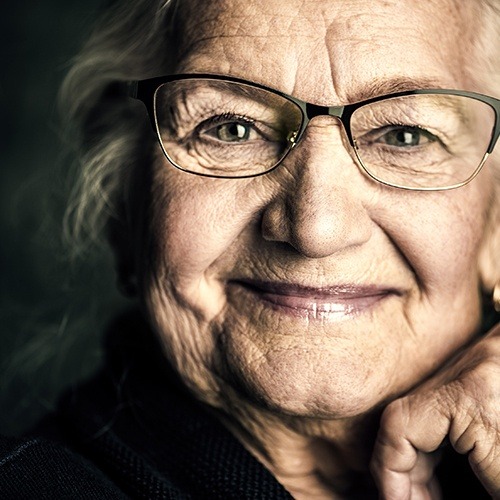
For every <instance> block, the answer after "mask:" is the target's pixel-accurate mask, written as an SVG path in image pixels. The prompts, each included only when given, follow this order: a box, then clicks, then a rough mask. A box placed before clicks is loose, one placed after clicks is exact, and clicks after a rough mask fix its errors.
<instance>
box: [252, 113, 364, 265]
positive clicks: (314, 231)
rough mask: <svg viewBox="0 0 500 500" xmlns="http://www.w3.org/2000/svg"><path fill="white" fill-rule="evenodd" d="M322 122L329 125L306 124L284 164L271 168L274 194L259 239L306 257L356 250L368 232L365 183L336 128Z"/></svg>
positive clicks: (264, 217) (265, 214) (264, 214)
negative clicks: (275, 185) (275, 184)
mask: <svg viewBox="0 0 500 500" xmlns="http://www.w3.org/2000/svg"><path fill="white" fill-rule="evenodd" d="M325 118H326V121H327V122H329V123H324V121H323V123H321V120H319V121H318V122H317V123H314V121H313V122H311V123H310V124H309V126H308V129H307V131H306V133H305V135H304V137H303V138H302V141H301V142H300V144H299V145H298V146H297V148H296V149H294V150H293V151H292V153H290V155H289V156H288V157H287V159H286V160H285V161H286V164H285V163H284V164H283V165H281V166H280V167H279V168H278V169H276V171H275V174H276V175H280V176H281V179H280V180H279V185H280V187H279V191H278V193H277V195H276V196H275V197H274V198H273V200H272V201H271V202H270V203H269V204H268V205H267V206H266V208H265V210H264V213H263V217H262V236H263V237H264V239H266V240H268V241H277V242H282V243H288V244H289V245H291V246H292V247H293V248H294V249H295V250H296V251H297V252H299V253H300V254H302V255H304V256H306V257H309V258H321V257H327V256H329V255H332V254H335V253H338V252H342V251H344V250H346V249H348V248H352V247H356V246H360V245H362V244H363V243H365V242H366V241H368V240H369V238H370V236H371V230H372V221H371V219H370V217H369V214H368V211H367V209H366V208H365V206H364V205H363V199H364V198H366V188H367V186H366V183H367V181H366V179H364V178H363V176H362V174H361V173H360V172H359V169H358V167H357V165H356V164H355V163H354V160H353V159H352V157H351V155H350V154H349V153H348V151H347V150H346V148H345V145H344V144H343V140H342V134H341V128H340V126H333V127H332V119H331V118H328V117H325ZM315 120H318V119H315ZM339 125H340V124H339ZM280 169H284V170H286V171H287V172H286V173H283V172H281V173H280V172H279V170H280ZM285 177H286V178H285ZM283 178H285V179H284V180H283Z"/></svg>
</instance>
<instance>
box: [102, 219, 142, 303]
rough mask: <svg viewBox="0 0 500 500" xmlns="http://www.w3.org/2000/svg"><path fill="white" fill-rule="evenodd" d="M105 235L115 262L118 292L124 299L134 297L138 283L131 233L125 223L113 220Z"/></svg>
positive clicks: (109, 223)
mask: <svg viewBox="0 0 500 500" xmlns="http://www.w3.org/2000/svg"><path fill="white" fill-rule="evenodd" d="M106 234H107V240H108V243H109V245H110V247H111V250H112V252H113V256H114V260H115V271H116V282H117V287H118V290H120V292H121V293H122V294H123V295H124V296H126V297H135V296H136V295H137V293H138V286H137V285H138V281H137V270H136V268H135V258H134V257H135V256H134V245H133V239H132V231H131V230H130V228H129V227H128V224H127V223H126V222H124V221H123V220H120V219H115V218H113V219H111V220H110V221H109V222H108V226H107V231H106Z"/></svg>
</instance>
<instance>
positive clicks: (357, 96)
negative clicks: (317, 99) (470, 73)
mask: <svg viewBox="0 0 500 500" xmlns="http://www.w3.org/2000/svg"><path fill="white" fill-rule="evenodd" d="M442 88H446V87H445V86H443V84H442V82H441V81H439V80H437V79H435V78H408V77H395V78H388V79H382V78H377V79H374V80H371V81H369V82H367V83H365V84H362V85H361V86H360V87H358V88H356V89H354V90H353V91H351V92H349V95H348V97H349V102H359V101H364V100H366V99H370V98H372V97H377V96H381V95H386V94H394V93H396V92H406V91H408V90H425V89H442Z"/></svg>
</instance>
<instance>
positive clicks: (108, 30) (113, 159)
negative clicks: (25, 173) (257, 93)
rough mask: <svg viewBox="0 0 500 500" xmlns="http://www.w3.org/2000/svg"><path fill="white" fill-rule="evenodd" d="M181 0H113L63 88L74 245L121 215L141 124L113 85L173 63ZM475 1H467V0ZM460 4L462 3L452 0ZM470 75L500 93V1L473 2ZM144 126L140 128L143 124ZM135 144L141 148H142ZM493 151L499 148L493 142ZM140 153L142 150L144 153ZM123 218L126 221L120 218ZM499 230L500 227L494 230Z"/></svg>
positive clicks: (491, 266) (496, 272)
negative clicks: (74, 157) (73, 152)
mask: <svg viewBox="0 0 500 500" xmlns="http://www.w3.org/2000/svg"><path fill="white" fill-rule="evenodd" d="M180 1H181V0H122V1H118V2H115V5H113V6H112V7H111V8H110V9H109V10H108V11H107V12H106V13H105V14H104V16H103V17H102V19H101V20H100V22H99V23H98V24H97V26H96V28H95V29H94V31H93V33H92V35H91V37H90V39H89V41H88V42H87V43H86V45H85V46H84V47H83V49H82V51H81V53H80V54H79V55H78V56H77V57H76V58H75V60H74V64H73V67H72V69H71V71H70V72H69V74H68V75H67V78H66V80H65V81H64V84H63V87H62V91H61V100H60V102H61V110H62V113H63V116H64V118H65V123H66V128H68V129H70V130H71V131H72V134H73V136H74V138H75V144H76V146H77V149H78V157H79V161H78V163H77V165H76V170H77V172H76V174H77V182H76V184H75V188H74V190H73V193H72V196H71V199H70V203H69V207H68V211H67V216H66V223H65V228H66V229H65V234H66V236H67V238H68V239H69V240H70V241H71V242H72V243H73V246H74V248H76V249H77V250H79V249H82V248H86V247H87V246H88V245H89V244H91V243H95V242H98V241H99V240H100V236H101V235H102V234H103V233H104V232H105V229H106V227H107V224H108V223H109V222H110V221H111V220H120V219H122V218H123V217H124V213H125V212H126V210H125V211H124V210H123V206H124V205H125V204H126V199H127V196H128V191H129V184H130V178H131V174H132V172H133V169H134V168H136V166H137V165H136V164H137V163H138V158H139V157H140V154H141V151H140V149H144V142H141V140H140V139H141V138H144V137H145V136H144V122H145V120H144V119H142V118H141V117H140V116H139V115H138V109H137V108H134V106H133V105H132V104H131V103H130V102H129V99H126V98H121V99H119V98H114V99H111V98H110V92H109V89H110V88H112V85H113V83H116V82H126V81H130V80H138V79H143V78H147V77H150V76H157V75H158V74H160V73H162V72H163V71H164V72H166V70H167V69H168V68H169V67H171V64H172V63H173V61H174V59H175V57H176V54H175V43H172V42H173V40H174V38H175V33H174V32H175V29H174V28H175V23H174V18H175V11H176V6H177V5H178V4H179V2H180ZM468 5H472V4H468ZM456 9H457V10H458V11H460V9H463V2H462V1H461V0H460V1H457V2H456ZM473 10H474V11H475V12H476V21H477V24H476V26H480V27H481V29H480V30H479V31H475V32H473V34H472V36H473V40H472V44H471V51H470V54H468V55H467V59H468V60H469V63H470V64H469V65H470V68H469V74H470V75H471V78H472V80H473V82H474V85H476V86H477V87H478V88H480V89H482V90H483V91H485V92H488V93H491V94H493V95H498V94H499V93H500V64H499V60H500V57H499V43H498V42H499V40H500V5H499V0H477V1H476V2H475V3H474V5H473ZM141 127H142V128H141ZM139 144H140V145H141V147H139ZM497 149H498V148H497ZM142 154H144V152H142ZM494 156H496V158H494V159H493V158H492V160H494V161H490V162H489V164H495V167H494V168H495V170H496V179H497V182H496V194H495V202H494V205H495V206H496V208H494V209H493V211H494V214H493V216H492V217H493V221H492V228H493V229H491V231H495V228H498V227H499V226H500V161H498V159H497V158H498V156H499V154H498V151H497V153H496V155H494ZM123 222H125V223H126V221H123ZM496 233H500V230H498V229H497V230H496ZM498 255H500V234H496V235H495V236H494V237H493V238H492V241H491V242H490V244H489V246H488V247H487V248H486V250H485V251H483V254H482V256H481V268H482V274H483V277H482V278H483V283H484V284H485V286H486V287H487V288H489V287H491V286H492V284H494V282H495V281H497V280H499V279H500V263H499V262H496V258H497V257H496V256H498Z"/></svg>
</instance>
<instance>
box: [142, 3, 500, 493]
mask: <svg viewBox="0 0 500 500" xmlns="http://www.w3.org/2000/svg"><path fill="white" fill-rule="evenodd" d="M423 5H424V3H421V4H418V3H415V2H407V1H397V2H396V1H382V0H373V1H371V2H365V1H342V2H340V1H326V0H325V1H313V2H300V1H291V2H282V1H278V0H269V1H266V2H260V1H257V0H255V1H252V0H251V1H248V0H233V1H224V0H214V1H212V2H203V1H201V0H200V1H194V0H192V1H190V2H184V3H183V4H181V8H180V12H179V16H180V17H179V19H180V20H181V21H182V22H181V24H180V27H179V37H180V48H179V51H178V53H179V57H178V61H177V64H176V67H175V68H174V71H175V72H179V73H181V72H185V73H189V72H206V73H218V74H227V75H231V76H236V77H241V78H245V79H247V80H251V81H255V82H259V83H262V84H265V85H268V86H270V87H274V88H276V89H279V90H282V91H284V92H287V93H289V94H292V95H295V96H297V97H299V98H301V99H304V100H307V101H309V102H314V103H318V104H329V105H340V104H346V103H349V102H355V101H358V100H360V99H363V98H366V97H369V96H371V95H375V94H377V93H378V94H380V93H388V92H391V91H395V90H398V89H406V88H408V87H413V88H417V87H437V86H439V87H443V88H458V89H468V90H476V91H477V90H479V91H481V89H480V88H477V87H476V86H475V85H474V82H473V81H472V80H471V79H470V78H469V77H468V75H467V74H466V72H465V69H464V68H465V64H464V61H462V60H461V59H460V57H459V56H458V54H461V53H463V51H462V50H461V46H462V44H466V43H467V41H468V38H467V37H468V31H467V30H466V28H465V26H466V24H465V22H464V19H466V18H467V12H466V9H465V7H463V9H462V10H461V11H460V12H459V11H456V10H455V9H454V8H453V4H452V3H451V2H449V3H448V2H446V1H442V2H432V3H431V2H425V7H424V6H423ZM436 33H439V43H436V36H437V35H436ZM345 145H346V141H345V137H344V136H343V131H342V128H341V126H340V124H339V123H338V122H337V121H336V120H335V119H333V118H324V117H321V118H316V119H314V120H313V121H312V122H311V123H310V125H309V128H308V130H307V132H306V135H305V137H304V138H303V140H302V142H301V143H300V144H299V146H298V147H297V148H296V149H294V150H293V151H292V153H291V154H290V155H289V156H288V157H287V158H286V160H285V161H284V163H283V164H282V165H281V166H280V167H279V168H278V169H276V170H274V171H273V172H272V173H270V174H268V175H265V176H263V177H258V178H253V179H240V180H224V179H207V178H203V177H197V176H194V175H189V174H186V173H184V172H181V171H179V170H176V169H175V168H172V167H171V166H170V165H169V164H168V161H167V160H166V159H165V157H164V156H163V155H162V153H161V152H160V151H159V149H158V150H156V151H155V160H154V164H153V165H152V172H151V178H150V179H149V181H147V182H150V190H149V193H148V196H146V197H145V199H144V200H142V209H143V211H144V212H141V211H139V210H137V211H136V212H137V213H144V214H145V215H144V220H147V221H148V222H147V224H146V227H145V229H144V233H142V234H140V235H139V236H138V239H139V241H140V242H141V244H139V245H138V246H139V247H140V249H139V250H138V252H137V256H136V262H137V266H136V267H137V272H138V273H139V274H140V277H141V281H142V287H143V293H144V296H145V303H146V306H147V309H148V311H149V314H150V317H151V321H152V323H153V324H154V326H155V328H156V330H157V331H158V333H159V335H160V336H161V338H162V339H163V340H164V344H165V346H166V352H167V356H168V357H169V358H170V360H171V362H172V363H173V364H174V366H175V367H176V369H177V370H178V372H179V373H180V375H181V377H182V378H183V379H184V381H185V382H186V384H187V385H188V386H189V387H190V388H191V389H192V391H193V392H194V393H195V394H196V396H197V397H199V398H200V399H202V400H204V401H206V402H207V403H209V404H211V405H213V406H215V407H217V408H219V409H220V415H221V418H222V419H223V420H224V421H225V422H226V424H227V425H228V426H229V427H230V429H231V430H232V431H233V432H234V433H235V434H236V435H237V436H238V437H239V438H240V439H241V440H242V441H243V442H244V444H245V445H246V446H247V447H248V448H249V449H250V450H251V451H252V453H254V454H255V455H256V456H257V457H258V458H259V459H260V460H261V461H262V462H263V463H264V464H265V465H266V466H267V467H268V468H269V469H270V470H271V471H272V472H273V473H274V474H275V475H276V477H277V478H278V479H279V480H280V481H281V482H282V483H283V484H284V485H285V487H286V488H288V490H289V491H290V492H291V493H292V494H293V495H294V496H295V497H297V498H301V497H304V498H315V497H317V498H343V496H347V497H349V491H350V490H349V488H350V487H351V483H350V481H351V478H352V474H353V473H356V474H361V475H362V476H363V475H366V477H367V478H368V477H369V476H370V472H369V471H368V462H369V460H370V457H371V456H372V452H373V443H374V440H375V435H376V431H377V426H378V422H379V417H380V414H381V412H382V410H383V409H384V408H385V407H386V405H387V404H388V403H391V401H394V402H392V403H391V404H389V406H387V407H386V410H385V412H384V413H383V417H382V420H381V427H380V431H379V438H378V440H377V444H376V446H375V451H374V452H373V462H372V463H373V466H372V469H371V470H372V472H373V474H374V476H375V478H376V481H377V484H378V487H379V489H380V491H381V492H382V493H383V494H384V495H386V497H387V498H398V499H401V498H409V497H410V494H411V498H428V497H436V498H437V495H438V493H437V489H436V485H435V483H434V481H433V472H432V471H433V466H434V461H433V460H432V458H431V456H430V455H429V453H428V452H431V451H433V450H434V449H436V448H437V447H438V446H439V444H440V443H441V441H442V440H443V438H444V437H445V436H446V435H447V434H448V432H450V434H449V437H450V440H451V442H452V445H454V446H455V448H456V449H457V451H459V452H467V451H469V450H471V449H472V447H473V446H474V443H476V442H478V441H480V442H481V443H482V448H481V450H479V449H478V448H475V451H474V454H473V455H471V457H472V459H471V460H472V465H473V468H474V471H475V472H476V474H477V475H478V477H479V478H480V480H481V481H482V482H483V484H484V486H485V487H486V488H488V489H489V491H490V492H497V493H498V492H499V491H500V490H499V488H500V469H499V465H498V464H499V463H500V442H499V415H498V408H499V407H500V405H499V401H498V399H499V392H500V391H499V390H498V382H495V380H496V381H498V372H499V368H498V366H499V365H498V363H499V356H500V346H499V342H500V341H499V339H498V337H499V335H500V333H499V332H498V331H493V332H490V333H489V335H488V336H487V337H484V338H482V339H480V340H477V339H475V335H476V334H477V331H478V328H479V326H480V321H481V299H480V292H479V290H480V285H481V283H480V272H479V268H478V255H479V252H480V249H481V245H482V244H483V241H484V238H487V234H486V236H485V233H486V232H487V224H488V217H489V214H490V209H491V203H492V202H491V196H492V175H491V169H488V168H485V169H483V171H482V172H481V173H480V175H479V176H478V177H477V178H476V179H475V180H474V181H473V182H472V183H470V184H469V185H467V186H465V187H463V188H460V189H456V190H452V191H446V192H434V193H422V192H408V191H403V190H398V189H394V188H387V187H384V186H382V185H380V184H377V183H375V182H374V181H372V180H370V179H369V178H367V177H366V175H364V174H363V173H362V172H361V170H360V169H359V167H358V166H357V164H356V162H355V161H354V160H353V157H352V154H351V153H350V152H349V151H348V149H346V147H345ZM250 278H251V279H259V280H266V281H273V282H286V283H295V284H300V285H307V286H314V287H327V286H341V285H346V284H349V285H351V284H352V285H356V286H379V287H385V288H390V289H394V290H397V293H394V294H389V295H388V296H387V297H385V298H383V299H382V300H380V301H378V302H377V303H375V304H374V305H372V306H371V307H368V308H366V309H364V310H362V311H361V312H360V313H359V314H347V313H346V314H337V315H335V314H331V315H330V314H325V315H313V314H303V315H302V316H294V315H291V314H288V313H286V312H282V311H277V310H275V309H273V308H270V307H269V305H268V304H266V303H265V302H264V301H262V300H260V299H259V297H256V296H255V294H253V293H251V292H249V291H248V290H247V289H245V288H242V287H241V286H238V284H237V283H236V280H241V279H250ZM470 343H474V344H473V347H469V348H468V349H467V350H465V351H464V352H463V353H462V354H461V357H460V358H459V361H458V362H457V363H458V364H457V363H452V364H451V365H447V367H446V368H445V369H444V371H443V370H441V372H438V375H436V376H434V377H433V378H432V379H431V380H429V381H427V382H426V383H425V384H422V381H424V380H425V379H426V378H427V377H429V376H430V375H431V374H434V373H436V371H437V370H438V369H439V368H440V367H442V366H444V365H445V363H446V362H447V361H448V360H449V359H450V358H451V357H452V356H454V355H455V354H456V353H457V352H458V351H459V350H460V349H461V348H462V347H464V346H466V345H469V344H470ZM494 383H496V384H497V386H496V387H494V386H493V384H494ZM408 391H412V392H411V393H410V394H411V395H407V394H408ZM437 396H438V397H437ZM476 401H479V402H480V403H479V404H477V405H476V406H475V407H477V408H478V410H477V411H479V412H482V413H481V415H480V416H479V417H478V416H477V415H475V414H473V412H471V411H470V407H471V404H472V402H476ZM424 417H425V418H424ZM483 417H484V418H483ZM450 421H453V425H452V427H451V428H450V427H449V426H450ZM430 428H432V429H433V432H429V429H430ZM464 436H466V437H464ZM485 456H487V458H486V459H485V460H483V458H484V457H485ZM495 462H496V465H495ZM367 484H368V487H370V482H369V480H368V479H367ZM371 486H373V485H371Z"/></svg>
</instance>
